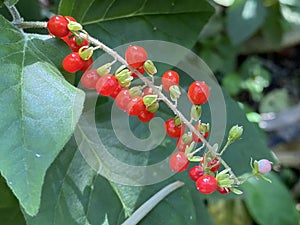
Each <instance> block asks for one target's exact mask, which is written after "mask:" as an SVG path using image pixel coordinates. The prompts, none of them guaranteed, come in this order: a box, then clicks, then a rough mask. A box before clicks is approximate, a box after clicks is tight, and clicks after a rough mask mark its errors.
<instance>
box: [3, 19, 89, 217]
mask: <svg viewBox="0 0 300 225" xmlns="http://www.w3.org/2000/svg"><path fill="white" fill-rule="evenodd" d="M0 24H1V29H0V32H1V37H0V63H1V68H0V72H1V74H2V75H3V77H2V81H1V83H0V93H1V94H0V102H1V106H2V107H1V110H0V121H1V123H0V133H1V136H0V143H1V146H0V148H1V151H0V170H1V173H2V175H3V176H4V178H5V179H6V181H7V184H8V186H9V187H10V188H11V189H12V191H13V193H14V194H15V195H16V197H17V198H18V199H19V201H20V204H21V206H22V207H23V208H24V209H25V211H26V212H27V213H28V214H30V215H34V214H36V213H37V212H38V209H39V205H40V196H41V189H42V185H43V180H44V176H45V173H46V170H47V168H48V167H49V166H50V164H51V163H52V162H53V160H54V158H55V157H56V156H57V154H58V153H59V151H60V150H61V149H62V148H63V146H64V145H65V143H66V142H67V141H68V139H69V138H70V136H71V134H72V133H73V130H74V128H75V125H76V123H77V121H78V119H79V116H80V114H81V110H82V105H83V100H84V94H83V92H82V91H80V90H78V89H76V88H74V87H73V86H71V85H70V84H69V83H68V82H67V81H65V79H64V78H63V77H62V75H61V74H60V73H59V71H58V70H57V69H56V68H55V67H54V66H53V65H52V61H51V59H49V58H47V53H48V52H47V51H45V52H41V51H40V49H39V48H38V46H39V45H36V43H37V42H39V40H36V38H35V37H34V36H31V35H27V34H25V33H23V32H21V31H19V30H18V29H16V28H15V27H13V26H12V25H11V24H10V23H9V22H8V21H6V20H5V19H4V18H3V17H0ZM51 50H52V49H50V50H48V51H51ZM57 54H60V53H59V52H57Z"/></svg>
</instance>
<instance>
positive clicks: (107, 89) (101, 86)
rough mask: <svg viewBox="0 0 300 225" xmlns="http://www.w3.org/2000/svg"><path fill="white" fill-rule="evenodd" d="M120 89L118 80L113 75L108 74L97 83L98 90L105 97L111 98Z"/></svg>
mask: <svg viewBox="0 0 300 225" xmlns="http://www.w3.org/2000/svg"><path fill="white" fill-rule="evenodd" d="M117 87H118V80H117V78H116V77H115V76H114V75H113V74H106V75H104V76H102V77H100V79H99V80H98V81H97V83H96V90H97V92H98V93H99V94H101V95H103V96H110V95H111V94H113V93H114V91H115V89H116V88H117Z"/></svg>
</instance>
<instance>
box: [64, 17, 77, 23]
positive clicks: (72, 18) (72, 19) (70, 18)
mask: <svg viewBox="0 0 300 225" xmlns="http://www.w3.org/2000/svg"><path fill="white" fill-rule="evenodd" d="M65 18H66V19H68V20H70V21H73V22H77V21H76V20H75V19H74V17H72V16H65Z"/></svg>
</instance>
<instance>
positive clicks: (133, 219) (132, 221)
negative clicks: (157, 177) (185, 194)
mask: <svg viewBox="0 0 300 225" xmlns="http://www.w3.org/2000/svg"><path fill="white" fill-rule="evenodd" d="M183 185H184V183H183V182H180V181H175V182H174V183H171V184H169V185H168V186H166V187H164V188H163V189H161V190H160V191H159V192H157V193H156V194H155V195H153V196H152V197H151V198H150V199H148V200H147V201H146V202H145V203H144V204H143V205H141V206H140V207H139V208H138V209H137V210H136V211H135V212H134V213H133V214H132V215H131V216H130V217H129V218H128V219H127V220H126V221H125V222H123V223H122V224H121V225H136V224H138V222H139V221H141V220H142V219H143V218H144V217H145V216H146V215H147V214H148V213H149V212H150V211H151V210H152V209H153V208H154V207H155V206H156V205H157V204H158V203H159V202H160V201H161V200H163V199H164V198H165V197H166V196H167V195H169V194H170V193H171V192H173V191H175V190H176V189H178V188H180V187H182V186H183Z"/></svg>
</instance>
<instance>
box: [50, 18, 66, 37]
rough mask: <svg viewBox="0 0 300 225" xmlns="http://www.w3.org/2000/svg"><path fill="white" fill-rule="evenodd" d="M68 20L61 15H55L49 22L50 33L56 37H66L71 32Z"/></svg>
mask: <svg viewBox="0 0 300 225" xmlns="http://www.w3.org/2000/svg"><path fill="white" fill-rule="evenodd" d="M68 23H69V22H68V20H67V19H66V18H65V17H64V16H61V15H56V16H53V17H51V18H50V19H49V21H48V22H47V29H48V31H49V33H50V34H52V35H54V36H56V37H65V36H67V35H68V34H69V32H70V31H69V29H68Z"/></svg>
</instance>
